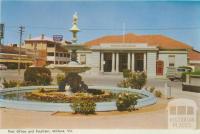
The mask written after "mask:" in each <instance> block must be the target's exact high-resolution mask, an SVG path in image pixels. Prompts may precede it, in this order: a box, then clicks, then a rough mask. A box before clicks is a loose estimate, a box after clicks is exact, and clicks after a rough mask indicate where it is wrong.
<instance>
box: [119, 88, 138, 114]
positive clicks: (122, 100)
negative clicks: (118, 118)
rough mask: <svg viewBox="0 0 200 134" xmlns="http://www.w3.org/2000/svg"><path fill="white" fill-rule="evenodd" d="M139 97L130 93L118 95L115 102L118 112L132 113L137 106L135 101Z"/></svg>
mask: <svg viewBox="0 0 200 134" xmlns="http://www.w3.org/2000/svg"><path fill="white" fill-rule="evenodd" d="M139 98H140V97H139V96H138V95H136V94H132V93H127V92H126V93H121V94H119V95H118V98H117V100H116V106H117V110H118V111H126V110H128V111H132V110H134V109H135V105H136V104H137V100H138V99H139Z"/></svg>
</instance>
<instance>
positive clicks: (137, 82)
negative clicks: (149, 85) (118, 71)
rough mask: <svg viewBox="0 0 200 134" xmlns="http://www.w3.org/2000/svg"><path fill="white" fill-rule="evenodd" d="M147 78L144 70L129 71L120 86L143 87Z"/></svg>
mask: <svg viewBox="0 0 200 134" xmlns="http://www.w3.org/2000/svg"><path fill="white" fill-rule="evenodd" d="M146 79H147V76H146V74H145V73H144V72H129V75H128V78H127V79H124V80H122V81H120V82H119V83H118V86H119V87H126V88H127V87H131V88H136V89H141V88H142V87H143V86H144V85H145V84H146Z"/></svg>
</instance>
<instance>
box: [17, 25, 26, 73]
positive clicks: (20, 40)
mask: <svg viewBox="0 0 200 134" xmlns="http://www.w3.org/2000/svg"><path fill="white" fill-rule="evenodd" d="M24 29H25V27H24V26H20V27H19V32H20V38H19V59H18V75H20V64H21V45H22V34H23V32H24Z"/></svg>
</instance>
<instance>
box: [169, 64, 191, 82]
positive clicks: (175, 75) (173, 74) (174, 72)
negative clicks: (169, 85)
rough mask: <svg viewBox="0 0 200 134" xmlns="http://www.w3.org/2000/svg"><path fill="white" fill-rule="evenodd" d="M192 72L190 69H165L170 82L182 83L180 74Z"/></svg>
mask: <svg viewBox="0 0 200 134" xmlns="http://www.w3.org/2000/svg"><path fill="white" fill-rule="evenodd" d="M188 72H192V68H190V67H178V68H175V67H168V68H167V78H168V79H170V80H171V81H174V80H181V81H182V74H183V73H188Z"/></svg>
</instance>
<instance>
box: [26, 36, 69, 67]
mask: <svg viewBox="0 0 200 134" xmlns="http://www.w3.org/2000/svg"><path fill="white" fill-rule="evenodd" d="M63 43H65V44H70V42H68V41H64V42H63V41H54V40H53V38H49V37H46V36H44V35H43V34H42V35H41V36H39V37H35V38H29V39H26V40H25V43H24V46H23V48H26V49H28V50H33V51H35V52H38V53H39V54H38V56H37V57H36V59H35V62H34V65H35V66H44V65H48V64H66V63H68V62H69V53H68V51H67V50H66V49H64V48H63V47H62V44H63Z"/></svg>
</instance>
